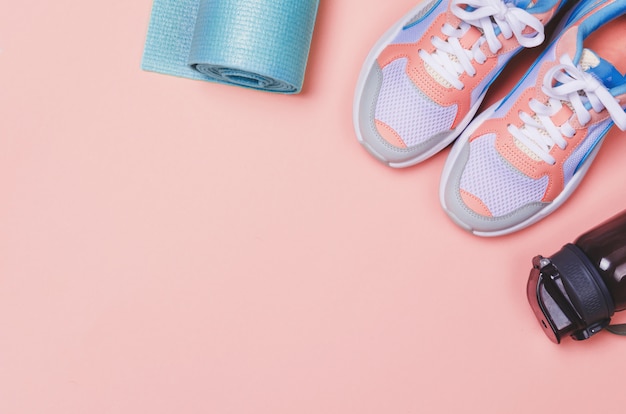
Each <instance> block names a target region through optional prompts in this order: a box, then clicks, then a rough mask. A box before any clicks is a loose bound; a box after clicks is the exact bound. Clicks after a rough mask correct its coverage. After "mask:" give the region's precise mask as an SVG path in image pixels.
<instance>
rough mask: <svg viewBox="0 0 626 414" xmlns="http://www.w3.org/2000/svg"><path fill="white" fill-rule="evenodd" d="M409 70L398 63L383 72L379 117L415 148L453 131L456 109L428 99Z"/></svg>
mask: <svg viewBox="0 0 626 414" xmlns="http://www.w3.org/2000/svg"><path fill="white" fill-rule="evenodd" d="M405 67H406V59H398V60H396V61H394V62H392V63H390V64H389V65H387V66H385V68H384V69H383V81H382V84H381V88H380V94H379V96H378V102H377V105H376V114H375V117H376V119H378V120H380V121H382V122H384V123H385V124H387V125H389V126H390V127H391V128H393V129H394V130H395V131H396V132H397V133H398V135H400V137H401V138H402V141H403V142H404V143H405V144H406V145H407V147H411V146H414V145H417V144H420V143H422V142H424V141H426V140H428V139H429V138H431V137H432V136H433V135H435V134H438V133H441V132H444V131H449V130H450V127H451V126H452V122H454V117H455V116H456V105H453V106H450V107H442V106H439V105H438V104H436V103H434V102H433V101H431V100H430V99H428V98H427V97H426V96H425V95H424V94H423V93H421V92H420V91H419V89H417V87H415V85H414V84H413V82H412V81H411V80H410V79H409V77H408V76H407V74H406V71H405Z"/></svg>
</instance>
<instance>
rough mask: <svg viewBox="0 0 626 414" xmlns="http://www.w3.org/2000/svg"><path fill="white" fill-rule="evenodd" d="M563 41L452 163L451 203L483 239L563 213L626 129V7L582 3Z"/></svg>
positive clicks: (473, 128) (457, 148)
mask: <svg viewBox="0 0 626 414" xmlns="http://www.w3.org/2000/svg"><path fill="white" fill-rule="evenodd" d="M557 34H558V36H557V37H556V39H555V40H554V41H553V42H552V43H551V45H550V46H549V47H548V48H547V49H546V50H545V52H544V53H543V54H542V55H541V56H540V57H539V59H538V60H537V61H536V62H535V64H534V65H533V66H532V67H531V68H530V70H529V71H528V72H527V73H526V75H524V77H523V78H522V79H521V80H520V82H519V83H518V84H517V86H515V88H514V89H513V90H512V91H511V92H510V94H509V95H508V96H506V97H505V98H504V99H502V100H501V101H500V102H499V103H496V104H495V105H493V106H492V107H490V108H488V109H487V110H486V111H485V112H484V113H482V114H480V115H479V116H478V117H477V118H476V119H475V120H474V121H473V122H472V123H471V124H470V125H469V126H468V127H467V129H466V130H465V132H463V134H462V135H461V137H460V138H459V140H458V141H457V142H456V143H455V145H454V147H453V148H452V151H451V152H450V155H449V157H448V159H447V161H446V165H445V167H444V172H443V176H442V181H441V192H440V197H441V203H442V205H443V207H444V209H445V210H446V211H447V213H448V214H449V215H450V217H452V219H453V220H454V221H455V222H456V223H458V224H459V225H460V226H461V227H463V228H465V229H467V230H469V231H471V232H473V233H474V234H477V235H480V236H498V235H503V234H507V233H511V232H514V231H517V230H520V229H522V228H524V227H526V226H529V225H531V224H533V223H535V222H537V221H538V220H540V219H542V218H543V217H545V216H546V215H548V214H550V213H551V212H553V211H554V210H555V209H556V208H557V207H559V206H560V205H561V204H562V203H563V202H564V201H565V200H566V199H567V198H568V197H569V196H570V195H571V194H572V192H573V191H574V189H575V188H576V187H577V186H578V184H579V183H580V182H581V180H582V178H583V177H584V175H585V173H586V172H587V169H588V168H589V166H590V164H591V162H592V161H593V159H594V157H595V156H596V154H597V152H598V150H599V149H600V145H601V144H602V141H603V139H604V137H605V135H606V134H607V132H608V131H609V130H610V129H611V128H612V127H613V125H614V124H615V125H617V126H618V127H619V128H620V129H621V130H625V129H626V113H625V112H624V108H625V107H626V77H625V76H624V72H626V55H625V54H624V53H623V49H624V47H625V46H626V40H624V38H623V37H622V36H624V34H626V0H605V1H597V0H585V1H582V2H581V3H579V4H578V5H577V6H576V7H575V8H574V9H573V10H572V11H571V13H570V15H569V16H568V17H566V19H565V22H564V26H563V28H562V29H561V30H559V31H558V32H557ZM609 61H610V62H612V63H609ZM618 188H619V190H620V191H621V189H622V187H621V184H620V185H619V186H618ZM616 190H617V188H616Z"/></svg>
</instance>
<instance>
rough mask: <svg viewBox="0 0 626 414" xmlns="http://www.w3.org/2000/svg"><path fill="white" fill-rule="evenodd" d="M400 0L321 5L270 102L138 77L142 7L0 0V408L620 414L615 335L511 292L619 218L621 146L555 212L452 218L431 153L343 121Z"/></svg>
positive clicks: (406, 0)
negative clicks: (581, 238)
mask: <svg viewBox="0 0 626 414" xmlns="http://www.w3.org/2000/svg"><path fill="white" fill-rule="evenodd" d="M413 5H414V0H394V1H393V2H381V1H379V0H341V1H332V0H322V3H321V6H320V11H319V15H318V23H317V26H316V30H315V34H314V40H313V44H312V52H311V57H310V60H309V66H308V70H307V78H306V82H305V90H304V92H303V93H302V94H301V95H299V96H284V95H272V94H268V93H263V92H256V91H251V90H245V89H240V88H235V87H229V86H222V85H216V84H208V83H203V82H197V81H189V80H184V79H178V78H174V77H169V76H164V75H158V74H154V73H148V72H143V71H141V70H140V60H141V54H142V50H143V43H144V40H145V35H146V29H147V26H148V19H149V14H150V9H151V1H150V0H134V1H125V0H112V1H108V2H88V1H79V0H56V1H54V2H53V1H44V0H30V1H9V0H0V49H1V52H0V413H2V414H44V413H45V414H61V413H62V414H74V413H76V414H78V413H80V414H83V413H89V414H100V413H123V414H131V413H133V414H136V413H150V414H160V413H190V414H191V413H193V414H195V413H211V414H222V413H231V414H244V413H245V414H248V413H255V414H283V413H285V414H286V413H289V414H296V413H297V414H307V413H315V414H333V413H341V414H347V413H358V414H368V413H377V414H378V413H453V412H480V413H532V412H537V413H548V412H552V411H558V412H568V413H587V412H598V413H600V412H607V413H608V412H613V413H615V412H621V411H622V410H623V406H624V405H623V403H624V393H623V389H624V384H623V383H622V382H621V381H623V373H624V372H625V371H626V358H624V353H625V352H626V339H622V338H619V337H614V336H612V335H610V334H607V333H602V334H600V335H598V336H597V337H594V338H593V339H591V340H589V341H586V342H572V341H570V340H567V341H565V343H563V344H562V345H559V346H557V345H554V344H552V343H551V342H550V341H549V340H548V339H547V338H546V337H545V336H544V334H543V333H542V331H541V330H540V328H539V326H538V324H537V322H536V320H535V319H534V316H533V314H532V312H531V310H530V307H529V306H528V304H527V301H526V296H525V285H526V280H527V277H528V272H529V270H530V262H531V259H532V257H533V256H534V255H536V254H539V253H542V254H545V255H549V254H552V253H554V251H556V250H557V249H559V248H560V246H561V245H562V244H564V243H566V242H568V241H572V240H573V239H574V238H575V237H576V236H577V235H578V234H580V233H582V232H584V231H585V230H587V229H589V228H591V227H592V226H594V225H596V224H599V223H600V222H601V221H603V220H605V219H607V218H609V217H610V216H612V215H613V214H615V213H617V212H619V211H621V210H622V209H624V208H626V193H625V192H624V177H626V163H625V162H624V156H625V154H626V140H625V139H624V138H625V137H624V136H622V135H623V134H621V133H619V132H613V133H611V134H610V136H609V137H608V140H607V141H606V143H605V147H604V148H603V150H602V151H601V152H600V154H599V156H598V158H597V161H596V163H594V165H593V167H592V168H591V169H590V171H589V173H588V176H587V177H586V178H585V180H584V181H583V183H582V185H581V186H580V187H579V189H578V190H577V191H576V192H575V194H574V195H573V196H572V197H571V198H570V200H569V201H568V202H567V203H566V204H565V205H564V206H563V207H562V208H561V209H559V210H558V211H557V212H556V213H555V214H553V215H552V216H550V217H549V218H548V219H546V220H544V221H542V222H540V223H539V224H537V225H535V226H533V227H531V228H529V229H527V230H525V231H522V232H519V233H517V234H514V235H511V236H506V237H502V238H498V239H480V238H477V237H475V236H472V235H470V234H467V233H465V232H464V231H462V230H460V229H459V228H457V227H456V226H455V225H454V224H453V223H452V222H451V221H450V220H449V219H448V218H447V216H446V215H445V214H444V213H443V212H442V210H441V208H440V206H439V201H438V185H439V182H438V180H439V175H440V172H441V169H442V166H443V163H444V161H445V156H446V153H447V151H444V152H443V153H441V154H439V155H437V156H435V157H434V158H433V159H431V160H429V161H427V162H425V163H423V164H421V165H419V166H417V167H414V168H410V169H406V170H402V171H398V170H392V169H389V168H387V167H385V166H384V165H382V164H380V163H378V162H377V161H375V160H374V159H372V158H371V157H370V156H369V155H368V154H367V153H366V152H365V151H364V150H363V149H362V148H361V147H360V146H359V145H358V144H357V142H356V139H355V136H354V133H353V130H352V123H351V116H352V95H353V91H354V86H355V84H356V79H357V75H358V71H359V68H360V65H361V62H362V61H363V59H364V57H365V55H366V54H367V52H368V50H369V48H370V46H371V45H372V44H373V43H374V42H375V40H376V39H377V38H378V37H379V35H380V34H381V33H382V32H383V31H384V30H385V29H386V28H387V27H388V26H389V25H390V24H391V23H393V22H394V21H395V20H396V19H398V18H399V17H400V16H401V15H403V14H404V13H405V12H406V11H407V10H408V9H409V8H410V7H412V6H413ZM528 62H529V61H528V59H526V61H525V62H524V61H522V63H523V64H528ZM523 64H522V66H523ZM509 78H510V79H511V80H515V76H514V75H513V74H511V75H509ZM618 316H621V315H618ZM620 319H621V320H620ZM624 320H626V317H620V318H617V321H621V322H623V321H624Z"/></svg>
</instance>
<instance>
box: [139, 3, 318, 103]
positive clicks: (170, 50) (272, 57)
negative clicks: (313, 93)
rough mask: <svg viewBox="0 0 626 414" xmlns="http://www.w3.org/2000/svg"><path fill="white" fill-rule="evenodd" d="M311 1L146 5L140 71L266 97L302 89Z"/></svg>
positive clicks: (313, 6)
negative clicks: (243, 89)
mask: <svg viewBox="0 0 626 414" xmlns="http://www.w3.org/2000/svg"><path fill="white" fill-rule="evenodd" d="M318 3H319V0H154V3H153V5H152V14H151V17H150V25H149V27H148V35H147V38H146V44H145V48H144V54H143V59H142V69H144V70H147V71H152V72H158V73H163V74H168V75H174V76H180V77H183V78H189V79H197V80H204V81H209V82H219V83H224V84H230V85H237V86H243V87H247V88H253V89H260V90H264V91H269V92H280V93H298V92H300V90H301V89H302V83H303V80H304V72H305V68H306V63H307V59H308V55H309V48H310V44H311V37H312V34H313V26H314V24H315V17H316V14H317V8H318Z"/></svg>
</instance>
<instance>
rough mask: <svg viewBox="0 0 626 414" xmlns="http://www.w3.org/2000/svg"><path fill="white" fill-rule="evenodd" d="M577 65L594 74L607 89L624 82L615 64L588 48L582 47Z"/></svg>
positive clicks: (625, 82)
mask: <svg viewBox="0 0 626 414" xmlns="http://www.w3.org/2000/svg"><path fill="white" fill-rule="evenodd" d="M579 65H580V67H581V68H582V69H583V70H584V71H585V72H588V73H592V74H594V75H595V76H596V78H598V79H599V80H600V81H601V82H602V83H603V84H604V86H606V87H607V88H608V89H612V88H615V87H616V86H621V85H624V84H626V77H625V76H624V75H622V74H621V73H620V72H619V71H618V70H617V69H615V66H613V65H612V64H611V63H610V62H608V61H607V60H604V59H602V58H601V57H600V56H598V55H597V54H596V53H594V52H593V51H591V50H589V49H583V51H582V54H581V56H580V62H579Z"/></svg>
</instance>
